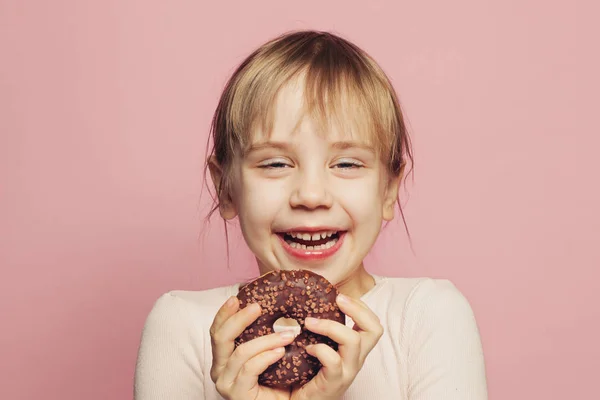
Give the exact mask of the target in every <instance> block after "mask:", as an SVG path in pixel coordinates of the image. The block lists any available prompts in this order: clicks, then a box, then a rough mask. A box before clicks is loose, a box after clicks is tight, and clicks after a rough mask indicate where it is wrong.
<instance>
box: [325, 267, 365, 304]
mask: <svg viewBox="0 0 600 400" xmlns="http://www.w3.org/2000/svg"><path fill="white" fill-rule="evenodd" d="M335 286H336V287H337V289H338V291H339V292H340V293H342V294H344V295H346V296H348V297H351V298H353V299H359V298H361V297H362V296H363V295H364V294H365V293H367V292H368V291H369V290H371V289H372V288H373V287H374V286H375V278H374V277H373V276H372V275H371V274H369V273H368V272H367V270H366V269H365V267H364V265H363V264H361V265H360V267H358V269H357V270H356V271H355V272H354V273H353V274H352V275H350V276H349V277H347V278H346V279H344V280H342V281H341V282H338V283H337V284H336V285H335Z"/></svg>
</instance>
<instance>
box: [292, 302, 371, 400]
mask: <svg viewBox="0 0 600 400" xmlns="http://www.w3.org/2000/svg"><path fill="white" fill-rule="evenodd" d="M337 303H338V305H339V307H340V309H341V310H342V311H343V312H344V313H345V314H346V315H348V316H349V317H350V318H352V320H354V322H355V324H354V327H353V328H349V327H347V326H345V325H343V324H340V323H339V322H335V321H331V320H327V319H318V320H317V319H310V318H307V319H306V321H305V326H306V328H307V329H309V330H311V331H312V332H315V333H319V334H321V335H324V336H328V337H330V338H331V339H333V340H334V341H336V342H337V343H338V344H339V349H338V351H337V352H336V351H335V350H333V349H332V348H331V347H329V346H327V345H326V344H322V343H320V344H315V345H310V346H307V348H306V350H307V352H308V354H310V355H312V356H314V357H316V358H318V359H319V361H320V362H321V364H322V365H323V367H322V368H321V369H320V370H319V373H318V374H317V376H315V377H314V378H313V379H312V380H311V381H310V382H308V383H307V384H306V385H304V386H302V387H301V388H299V389H297V390H295V391H294V392H293V393H292V400H334V399H335V400H337V399H339V398H341V397H342V396H343V394H344V393H345V392H346V390H347V389H348V387H349V386H350V384H351V383H352V382H353V381H354V378H355V377H356V374H358V371H360V369H361V368H362V366H363V364H364V362H365V359H366V358H367V355H368V354H369V352H370V351H371V350H372V349H373V347H375V345H376V344H377V342H378V341H379V339H380V338H381V335H383V327H382V326H381V323H380V322H379V318H378V317H377V316H376V315H375V314H374V313H373V311H371V310H370V309H369V307H367V305H366V304H365V303H363V302H362V301H361V300H355V299H351V298H349V297H347V296H343V295H339V296H338V298H337Z"/></svg>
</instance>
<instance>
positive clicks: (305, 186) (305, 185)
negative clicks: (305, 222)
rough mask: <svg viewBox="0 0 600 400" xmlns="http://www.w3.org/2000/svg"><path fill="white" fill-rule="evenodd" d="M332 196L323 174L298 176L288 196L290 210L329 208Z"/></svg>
mask: <svg viewBox="0 0 600 400" xmlns="http://www.w3.org/2000/svg"><path fill="white" fill-rule="evenodd" d="M332 202H333V199H332V196H331V193H330V192H329V190H328V188H327V182H326V177H325V174H324V173H310V174H300V175H299V176H298V179H297V184H296V187H295V188H294V190H293V191H292V194H291V196H290V205H291V207H292V208H306V209H309V210H313V209H316V208H320V207H321V208H330V207H331V206H332Z"/></svg>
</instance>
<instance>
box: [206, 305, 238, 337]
mask: <svg viewBox="0 0 600 400" xmlns="http://www.w3.org/2000/svg"><path fill="white" fill-rule="evenodd" d="M239 305H240V303H239V301H238V300H237V298H236V297H235V296H231V297H230V298H229V299H227V301H226V302H225V303H223V305H222V306H221V308H219V311H217V315H215V318H214V319H213V323H212V325H211V327H210V334H211V335H212V334H214V333H215V332H216V331H218V330H219V329H220V328H221V325H223V323H224V322H225V321H227V318H229V317H231V316H232V315H233V314H235V313H236V311H237V310H238V308H239Z"/></svg>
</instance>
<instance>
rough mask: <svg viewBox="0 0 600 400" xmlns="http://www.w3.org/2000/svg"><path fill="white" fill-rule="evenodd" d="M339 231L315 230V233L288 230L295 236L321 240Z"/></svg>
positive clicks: (289, 233)
mask: <svg viewBox="0 0 600 400" xmlns="http://www.w3.org/2000/svg"><path fill="white" fill-rule="evenodd" d="M335 233H337V231H325V232H314V233H303V232H288V235H290V236H291V237H293V238H296V239H302V240H320V239H325V238H328V237H331V235H333V234H335Z"/></svg>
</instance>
